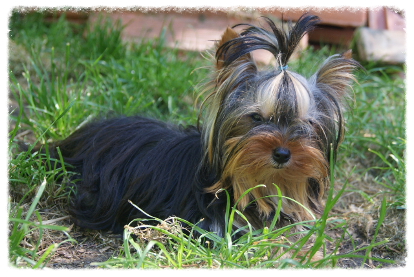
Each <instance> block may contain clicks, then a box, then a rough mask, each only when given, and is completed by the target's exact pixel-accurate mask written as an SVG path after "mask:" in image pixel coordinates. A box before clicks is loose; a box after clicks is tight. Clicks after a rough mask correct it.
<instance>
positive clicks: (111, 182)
mask: <svg viewBox="0 0 414 277" xmlns="http://www.w3.org/2000/svg"><path fill="white" fill-rule="evenodd" d="M55 146H56V147H59V148H60V151H61V153H62V156H63V157H64V160H65V162H67V163H69V164H71V165H73V166H74V167H75V169H74V171H75V172H77V173H78V174H79V176H74V178H80V180H79V181H78V182H77V185H76V189H77V193H76V197H75V198H74V199H73V202H72V205H71V214H72V215H73V218H74V219H75V222H76V224H77V225H79V226H81V227H84V228H91V229H110V230H113V231H115V232H120V231H122V229H123V226H124V225H125V224H128V223H129V222H130V221H131V220H133V219H135V218H144V217H146V216H145V215H144V214H142V213H141V212H140V211H139V210H138V209H136V208H134V207H133V206H132V205H131V204H130V203H128V200H131V201H132V202H133V203H134V204H135V205H137V206H139V207H140V208H142V209H144V210H145V212H147V213H148V214H150V215H152V216H155V217H158V218H162V219H165V218H167V217H168V216H172V215H175V216H179V217H182V218H184V219H186V220H188V221H190V222H192V223H196V222H198V221H199V220H200V219H201V218H202V217H204V215H203V212H202V211H203V209H205V207H206V206H207V205H208V204H207V205H205V203H202V206H201V207H198V206H199V205H198V202H197V199H196V198H195V197H194V195H195V191H200V190H202V187H201V186H202V185H200V184H199V180H196V178H195V176H196V171H197V170H198V165H199V164H200V161H201V140H200V133H199V131H198V130H196V129H195V128H193V127H189V128H187V129H184V128H177V127H173V126H170V125H168V124H166V123H163V122H159V121H155V120H151V119H146V118H141V117H121V118H113V119H107V120H102V121H98V122H92V123H89V124H87V125H85V126H83V127H82V128H81V129H79V130H77V131H76V132H75V133H73V134H72V135H71V136H70V137H68V138H67V139H66V140H64V141H61V142H59V143H58V144H56V145H55ZM209 198H210V199H207V201H208V200H211V199H212V197H209ZM199 200H200V199H199ZM203 200H204V201H203ZM203 200H201V201H202V202H205V201H206V200H205V199H203ZM204 205H205V206H204Z"/></svg>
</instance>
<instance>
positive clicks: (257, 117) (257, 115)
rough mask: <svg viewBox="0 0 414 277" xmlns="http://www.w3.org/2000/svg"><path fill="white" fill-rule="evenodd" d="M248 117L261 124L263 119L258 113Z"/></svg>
mask: <svg viewBox="0 0 414 277" xmlns="http://www.w3.org/2000/svg"><path fill="white" fill-rule="evenodd" d="M250 117H251V118H252V119H253V121H254V122H263V117H262V116H261V115H260V114H258V113H254V114H251V115H250Z"/></svg>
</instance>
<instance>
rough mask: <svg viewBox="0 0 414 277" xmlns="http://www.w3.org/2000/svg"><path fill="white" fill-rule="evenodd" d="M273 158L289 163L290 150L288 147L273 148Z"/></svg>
mask: <svg viewBox="0 0 414 277" xmlns="http://www.w3.org/2000/svg"><path fill="white" fill-rule="evenodd" d="M273 159H274V160H275V162H277V163H278V164H284V163H287V162H288V161H289V159H290V151H289V149H287V148H283V147H277V148H276V149H275V150H273Z"/></svg>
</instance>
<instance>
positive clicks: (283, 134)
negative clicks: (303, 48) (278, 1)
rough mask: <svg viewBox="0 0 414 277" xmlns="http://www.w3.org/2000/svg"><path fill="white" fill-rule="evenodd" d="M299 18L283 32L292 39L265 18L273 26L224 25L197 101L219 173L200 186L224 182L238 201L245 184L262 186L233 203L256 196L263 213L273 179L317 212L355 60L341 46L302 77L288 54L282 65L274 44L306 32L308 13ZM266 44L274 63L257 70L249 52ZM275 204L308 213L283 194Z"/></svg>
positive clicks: (270, 205)
mask: <svg viewBox="0 0 414 277" xmlns="http://www.w3.org/2000/svg"><path fill="white" fill-rule="evenodd" d="M303 20H304V21H306V20H308V21H306V22H298V23H297V25H296V26H295V27H294V28H293V29H292V31H291V32H290V36H292V34H293V35H296V37H297V38H296V40H297V41H294V42H289V39H287V41H285V42H283V41H280V40H282V39H281V36H280V34H283V33H282V32H283V31H281V30H278V29H275V28H276V27H275V26H274V25H272V22H270V23H269V22H268V23H269V25H270V26H271V27H272V30H273V32H268V31H265V30H263V29H261V28H256V27H251V28H249V29H247V30H246V31H245V32H243V33H242V34H241V36H239V35H238V34H237V33H236V32H235V31H233V30H232V29H227V30H226V32H225V33H224V34H223V36H222V39H221V41H220V42H219V43H218V44H217V54H216V57H217V64H216V70H217V73H216V75H215V78H214V83H213V84H212V85H211V89H212V90H211V94H210V95H209V96H208V97H207V99H206V101H205V103H204V106H205V107H206V108H205V109H206V114H205V121H204V124H203V138H204V147H205V161H206V162H207V161H208V162H207V163H208V164H209V165H210V166H211V167H212V168H214V170H215V172H218V173H219V175H220V176H219V179H218V180H217V182H216V183H215V184H214V185H213V186H211V187H210V188H208V189H207V191H208V192H211V193H214V192H215V191H217V190H218V189H220V188H225V189H227V188H229V187H231V188H232V190H233V194H234V198H235V200H237V199H238V198H239V197H240V196H241V195H242V193H243V192H245V191H246V190H247V189H249V188H252V187H254V186H256V185H259V184H264V185H266V187H260V188H256V189H254V190H252V191H251V192H250V193H249V194H248V195H247V196H245V197H243V198H242V199H241V201H240V202H239V204H238V205H239V208H240V209H243V208H244V207H245V206H246V205H247V204H248V203H249V202H250V201H252V200H256V203H257V208H258V210H259V212H260V214H262V215H263V216H264V217H265V218H266V217H267V216H269V215H270V214H271V213H272V211H274V209H275V207H276V203H277V197H267V196H269V195H275V194H277V190H276V188H275V187H274V186H273V185H272V184H276V185H277V186H278V187H279V188H280V189H281V192H282V195H284V196H287V197H290V198H293V199H295V200H296V201H298V202H300V203H301V204H303V205H304V206H305V207H307V208H309V209H311V210H313V211H314V212H318V211H319V210H320V200H321V197H322V195H323V192H324V190H325V180H326V177H327V176H328V172H329V159H330V154H331V153H330V152H331V145H332V149H333V150H334V152H335V151H336V149H337V147H338V146H339V144H340V142H341V140H342V136H343V128H344V126H343V114H342V110H343V105H342V102H343V100H344V98H345V96H346V87H347V86H349V84H350V83H351V81H352V80H353V75H352V74H351V71H352V70H353V69H354V68H355V67H356V66H358V64H357V63H356V62H355V61H353V60H352V59H351V57H350V52H347V53H345V54H343V55H342V56H341V55H336V56H332V57H330V58H328V59H327V60H326V61H325V62H324V63H323V64H322V66H321V67H320V69H319V70H318V71H317V72H316V73H315V74H314V75H313V76H312V77H311V78H309V79H308V80H307V79H305V78H304V77H302V76H300V75H298V74H296V73H294V72H291V71H289V70H287V69H286V68H284V66H285V65H286V62H287V59H288V57H287V58H286V59H285V63H283V61H282V59H283V58H282V56H283V55H284V53H283V52H280V50H281V49H282V50H283V49H291V48H292V47H293V48H294V47H295V46H296V45H297V43H298V42H299V41H298V40H299V39H300V37H301V36H302V35H301V34H300V32H303V30H301V29H300V27H305V30H306V29H309V27H310V26H306V24H310V23H312V18H305V19H303ZM301 24H302V25H301ZM295 28H296V29H295ZM286 38H289V36H286ZM283 43H291V44H294V45H291V46H290V48H289V45H283ZM269 45H273V47H274V49H271V50H272V51H274V52H275V53H277V52H278V51H279V53H278V54H277V56H276V55H275V56H276V58H277V59H278V61H279V67H277V68H273V69H270V70H264V71H259V70H258V69H257V67H256V65H255V62H254V61H253V59H252V57H251V55H250V52H251V51H253V50H255V49H260V48H262V49H266V50H269V49H270V48H269V47H270V46H269ZM271 50H269V51H271ZM272 51H271V52H272ZM286 51H290V50H286ZM291 51H292V52H293V50H291ZM282 210H283V211H284V212H286V213H292V214H296V216H297V217H298V218H299V219H306V218H309V215H308V213H307V212H306V210H305V209H303V208H302V207H300V206H299V205H297V204H296V203H295V202H292V201H289V200H286V199H283V205H282Z"/></svg>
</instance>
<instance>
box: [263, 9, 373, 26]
mask: <svg viewBox="0 0 414 277" xmlns="http://www.w3.org/2000/svg"><path fill="white" fill-rule="evenodd" d="M259 11H260V12H261V13H262V14H268V15H272V16H275V17H277V18H279V19H281V18H282V15H283V19H284V20H287V19H291V20H293V21H297V20H298V19H299V17H300V16H301V15H302V14H303V13H305V12H309V13H311V14H313V15H317V16H319V18H320V19H321V23H320V24H322V25H333V26H340V27H360V26H365V25H366V23H367V9H366V8H361V9H342V10H339V9H333V8H332V9H321V8H307V9H301V8H297V9H286V8H278V9H274V8H268V9H266V8H261V9H259Z"/></svg>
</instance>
